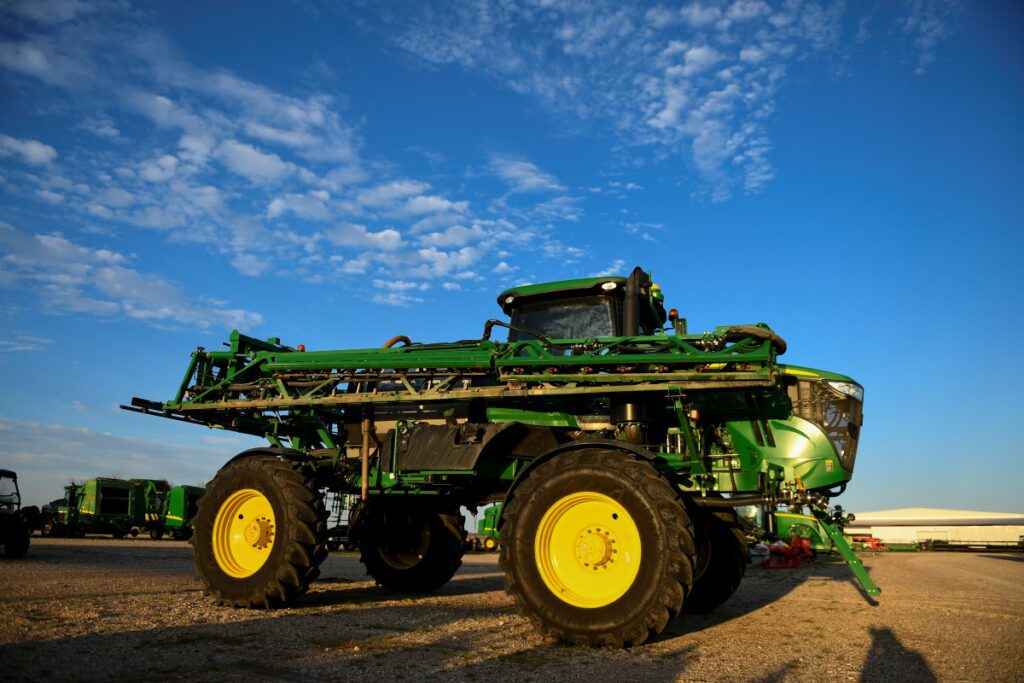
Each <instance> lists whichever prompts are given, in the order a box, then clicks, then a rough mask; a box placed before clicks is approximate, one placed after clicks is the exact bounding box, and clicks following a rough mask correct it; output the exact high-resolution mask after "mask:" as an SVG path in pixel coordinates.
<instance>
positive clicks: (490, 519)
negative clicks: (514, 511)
mask: <svg viewBox="0 0 1024 683" xmlns="http://www.w3.org/2000/svg"><path fill="white" fill-rule="evenodd" d="M501 509H502V505H501V503H498V504H497V505H491V506H489V507H486V508H484V514H483V517H481V518H480V521H478V522H477V525H476V531H477V535H478V536H479V537H480V539H481V541H480V542H481V544H482V545H483V548H484V550H497V549H498V544H499V543H501V532H500V531H499V530H498V521H499V520H500V519H501Z"/></svg>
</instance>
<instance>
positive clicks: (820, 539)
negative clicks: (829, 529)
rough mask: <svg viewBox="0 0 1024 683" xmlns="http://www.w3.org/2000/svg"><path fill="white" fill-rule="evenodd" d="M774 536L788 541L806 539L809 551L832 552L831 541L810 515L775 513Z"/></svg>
mask: <svg viewBox="0 0 1024 683" xmlns="http://www.w3.org/2000/svg"><path fill="white" fill-rule="evenodd" d="M775 534H776V535H777V536H778V537H779V538H781V539H783V540H788V539H790V538H792V537H793V536H799V537H800V538H806V539H807V540H808V541H809V542H810V547H811V550H814V551H815V552H819V553H827V552H831V550H832V541H831V539H829V537H828V534H827V533H826V532H825V530H824V529H823V528H821V525H820V524H819V523H818V520H817V519H816V518H815V517H813V516H811V515H798V514H796V513H792V512H776V513H775Z"/></svg>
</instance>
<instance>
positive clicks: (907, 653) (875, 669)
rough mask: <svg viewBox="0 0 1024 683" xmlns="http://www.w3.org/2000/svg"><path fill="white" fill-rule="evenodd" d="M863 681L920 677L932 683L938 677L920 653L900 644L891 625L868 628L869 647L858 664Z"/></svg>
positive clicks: (864, 682)
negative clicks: (861, 665) (863, 658)
mask: <svg viewBox="0 0 1024 683" xmlns="http://www.w3.org/2000/svg"><path fill="white" fill-rule="evenodd" d="M860 680H861V681H862V682H863V683H873V682H874V681H895V680H900V681H921V682H922V683H934V682H935V681H938V680H939V679H938V678H937V677H936V676H935V672H934V671H932V668H931V667H930V666H928V662H927V661H925V658H924V657H922V656H921V655H920V654H919V653H917V652H915V651H913V650H909V649H907V648H906V647H904V646H903V644H902V643H901V642H900V639H899V638H897V637H896V634H895V633H893V631H892V629H889V628H876V627H872V628H871V649H870V650H868V654H867V657H866V658H865V660H864V666H863V667H862V668H861V677H860Z"/></svg>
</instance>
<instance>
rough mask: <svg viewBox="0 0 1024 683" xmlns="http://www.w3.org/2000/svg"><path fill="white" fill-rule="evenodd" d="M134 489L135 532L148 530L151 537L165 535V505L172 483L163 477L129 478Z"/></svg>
mask: <svg viewBox="0 0 1024 683" xmlns="http://www.w3.org/2000/svg"><path fill="white" fill-rule="evenodd" d="M128 482H129V483H130V484H131V485H132V486H133V487H134V490H133V491H132V514H133V519H132V524H133V530H134V531H135V533H136V534H137V533H138V530H140V529H141V530H143V531H148V532H149V536H150V538H154V539H156V538H160V537H161V536H162V535H163V527H164V507H165V506H166V496H167V494H168V492H169V491H170V490H171V485H170V484H168V483H167V482H166V481H164V480H163V479H129V480H128Z"/></svg>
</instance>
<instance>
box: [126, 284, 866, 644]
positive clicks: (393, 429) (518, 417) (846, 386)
mask: <svg viewBox="0 0 1024 683" xmlns="http://www.w3.org/2000/svg"><path fill="white" fill-rule="evenodd" d="M498 304H499V305H500V306H501V308H502V310H503V311H504V312H505V313H506V314H507V315H508V316H509V321H508V322H505V321H500V320H489V321H487V323H486V324H485V325H484V329H483V334H482V335H481V336H480V337H479V338H477V339H469V340H464V341H456V342H446V343H414V342H412V341H411V340H410V339H408V338H407V337H404V336H396V337H394V338H392V339H391V340H389V341H388V342H387V343H386V344H384V346H383V348H369V349H354V350H335V351H332V350H325V351H312V350H310V351H307V350H305V348H304V347H303V346H302V345H298V346H296V347H295V348H292V347H290V346H285V345H283V344H282V343H281V341H280V340H279V339H277V338H272V339H268V340H266V341H261V340H259V339H254V338H252V337H248V336H246V335H243V334H241V333H239V332H237V331H236V332H233V333H232V334H231V338H230V342H229V343H228V344H227V347H228V348H226V349H224V350H217V351H207V350H205V349H203V348H199V349H197V350H196V351H195V352H194V353H193V354H192V358H191V361H190V362H189V365H188V368H187V369H186V371H185V376H184V380H183V381H182V383H181V386H180V387H179V388H178V391H177V393H176V394H175V395H174V397H173V398H171V399H170V400H168V401H165V402H156V401H149V400H144V399H139V398H135V399H133V400H132V404H131V406H125V407H126V408H127V409H129V410H135V411H138V412H142V413H147V414H151V415H157V416H163V417H166V418H171V419H175V420H181V421H184V422H189V423H193V424H198V425H204V426H207V427H212V428H218V429H229V430H234V431H237V432H242V433H246V434H254V435H257V436H260V437H264V438H265V439H266V440H267V442H268V446H266V447H264V448H257V449H253V450H249V451H245V452H243V453H240V454H238V455H237V456H236V457H234V458H233V459H232V460H231V461H229V462H228V463H227V464H226V465H224V467H222V468H221V470H220V471H219V472H218V473H217V476H216V477H215V478H214V479H213V481H212V482H211V483H210V484H209V486H208V487H207V490H206V494H205V495H204V496H203V497H202V499H201V500H200V501H199V510H198V512H197V514H196V517H195V519H194V520H193V524H194V527H195V533H194V535H193V537H192V544H193V547H194V558H195V562H196V566H197V567H198V573H199V576H200V577H201V579H202V581H203V582H204V584H205V587H206V589H207V590H208V592H209V593H211V594H212V595H213V596H214V597H215V598H216V599H217V600H218V601H220V602H221V603H224V604H229V605H237V606H274V605H282V604H285V603H288V602H289V601H291V600H292V599H294V598H295V597H296V596H298V595H300V594H302V593H303V592H305V591H306V589H307V588H308V586H309V584H310V582H311V581H312V580H313V579H314V578H315V577H316V576H317V574H318V569H317V566H318V565H319V564H320V562H321V561H322V560H323V559H324V557H325V556H326V554H327V548H326V538H327V525H326V521H325V520H326V516H327V515H326V511H325V507H324V502H323V493H322V492H323V491H324V490H326V491H328V492H341V493H349V494H353V495H358V496H359V498H360V501H359V504H358V506H357V509H355V510H353V511H352V515H351V518H350V535H351V537H352V539H353V540H354V542H356V543H358V544H359V547H360V553H361V560H362V562H363V563H364V564H365V566H366V569H367V571H368V573H369V574H370V575H371V576H373V577H374V578H375V579H376V580H377V581H378V582H379V583H380V584H382V585H384V586H386V587H389V588H392V589H396V590H400V591H411V592H424V591H432V590H435V589H437V588H439V587H440V586H442V585H444V584H445V583H446V582H447V581H448V580H449V579H451V577H452V576H453V574H454V573H455V571H456V570H457V569H458V567H459V566H460V564H461V555H462V552H463V535H464V531H463V520H462V517H461V515H460V513H459V510H460V506H466V507H468V508H470V509H475V508H478V507H479V506H482V505H486V504H489V503H493V502H503V504H504V505H503V509H502V513H501V518H500V520H499V523H498V527H499V528H500V533H501V541H502V542H501V555H500V562H501V566H502V568H503V570H504V573H505V581H506V590H507V591H508V592H509V593H510V594H511V595H512V596H513V597H514V598H515V601H516V604H517V605H518V607H519V609H520V610H521V611H522V612H523V613H524V614H525V615H527V616H528V617H529V618H530V619H531V620H532V621H533V622H534V623H535V624H536V625H537V626H538V628H539V629H540V630H541V631H542V632H544V633H546V634H549V635H552V636H554V637H556V638H559V639H561V640H563V641H567V642H572V643H586V644H591V645H608V646H623V645H629V644H637V643H642V642H644V641H645V640H646V639H647V638H649V637H650V636H651V635H652V634H655V633H659V632H661V631H662V630H663V629H664V628H665V627H666V625H667V624H668V623H669V621H670V620H671V619H672V618H673V617H675V616H676V615H677V614H678V613H680V612H700V611H706V610H710V609H713V608H714V607H716V606H717V605H719V604H721V603H722V602H724V601H725V600H726V599H728V598H729V596H730V595H731V594H732V593H733V592H734V591H735V590H736V588H737V586H738V585H739V583H740V580H741V579H742V578H743V575H744V572H745V568H746V565H747V545H746V542H745V539H744V533H743V531H742V529H741V528H740V525H739V522H738V520H737V517H736V514H735V512H734V507H736V506H740V505H776V504H787V505H802V506H805V507H806V508H807V509H809V510H810V511H811V513H812V514H813V515H814V516H815V518H816V519H818V520H819V522H820V523H821V525H822V528H823V529H825V532H826V533H827V534H828V535H829V537H830V538H831V539H832V541H833V542H834V543H835V544H836V546H837V548H839V550H840V552H842V553H843V555H844V557H845V558H846V559H847V561H848V562H849V565H850V567H851V569H852V570H853V572H854V574H855V575H856V576H857V578H858V579H859V580H860V582H861V585H862V586H863V587H864V589H865V590H866V592H867V593H869V594H872V595H874V594H877V593H878V589H877V588H876V587H875V585H874V584H873V583H872V582H871V579H870V577H868V575H867V573H866V572H865V571H864V568H863V566H862V565H861V564H860V563H859V561H858V560H857V559H856V556H855V555H854V554H853V553H852V552H851V551H850V550H849V546H848V545H847V544H846V542H845V540H843V538H842V535H841V534H840V533H839V532H838V530H837V529H836V526H835V524H834V522H833V521H832V520H831V519H830V518H829V516H828V500H829V497H830V496H834V495H837V494H838V493H840V492H841V491H842V490H843V488H844V487H845V485H846V483H847V482H848V481H849V480H850V478H851V477H852V476H853V466H854V457H855V455H856V449H857V441H858V437H859V434H860V427H861V406H862V400H863V389H862V388H861V386H860V385H859V384H857V383H856V382H855V381H854V380H852V379H850V378H849V377H846V376H843V375H839V374H836V373H832V372H826V371H821V370H814V369H811V368H805V367H799V366H794V365H786V364H782V363H780V362H779V360H778V357H779V356H780V355H782V354H783V352H785V350H786V344H785V342H784V341H783V340H782V338H780V337H779V336H778V335H777V334H776V333H774V332H773V331H772V330H771V329H769V327H768V326H767V325H765V324H762V323H759V324H756V325H731V326H724V327H716V328H714V330H712V331H708V332H702V333H697V334H691V333H689V332H688V330H687V325H686V321H685V319H682V318H680V317H679V316H678V314H677V313H676V311H675V310H674V309H673V310H671V311H668V312H666V310H665V306H664V303H663V297H662V294H661V291H660V289H659V288H658V286H657V285H654V284H652V282H651V280H650V277H649V275H648V274H647V273H645V272H644V271H642V270H641V269H639V268H637V269H635V270H634V271H633V272H632V273H631V274H630V275H629V276H628V277H596V278H586V279H578V280H569V281H563V282H555V283H550V284H545V285H532V286H523V287H515V288H512V289H509V290H507V291H505V292H503V293H502V294H501V295H500V296H499V297H498ZM666 323H667V329H666ZM361 324H365V323H361ZM496 327H501V328H507V329H508V331H509V334H508V338H507V341H496V340H494V339H492V335H493V333H494V331H495V328H496Z"/></svg>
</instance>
